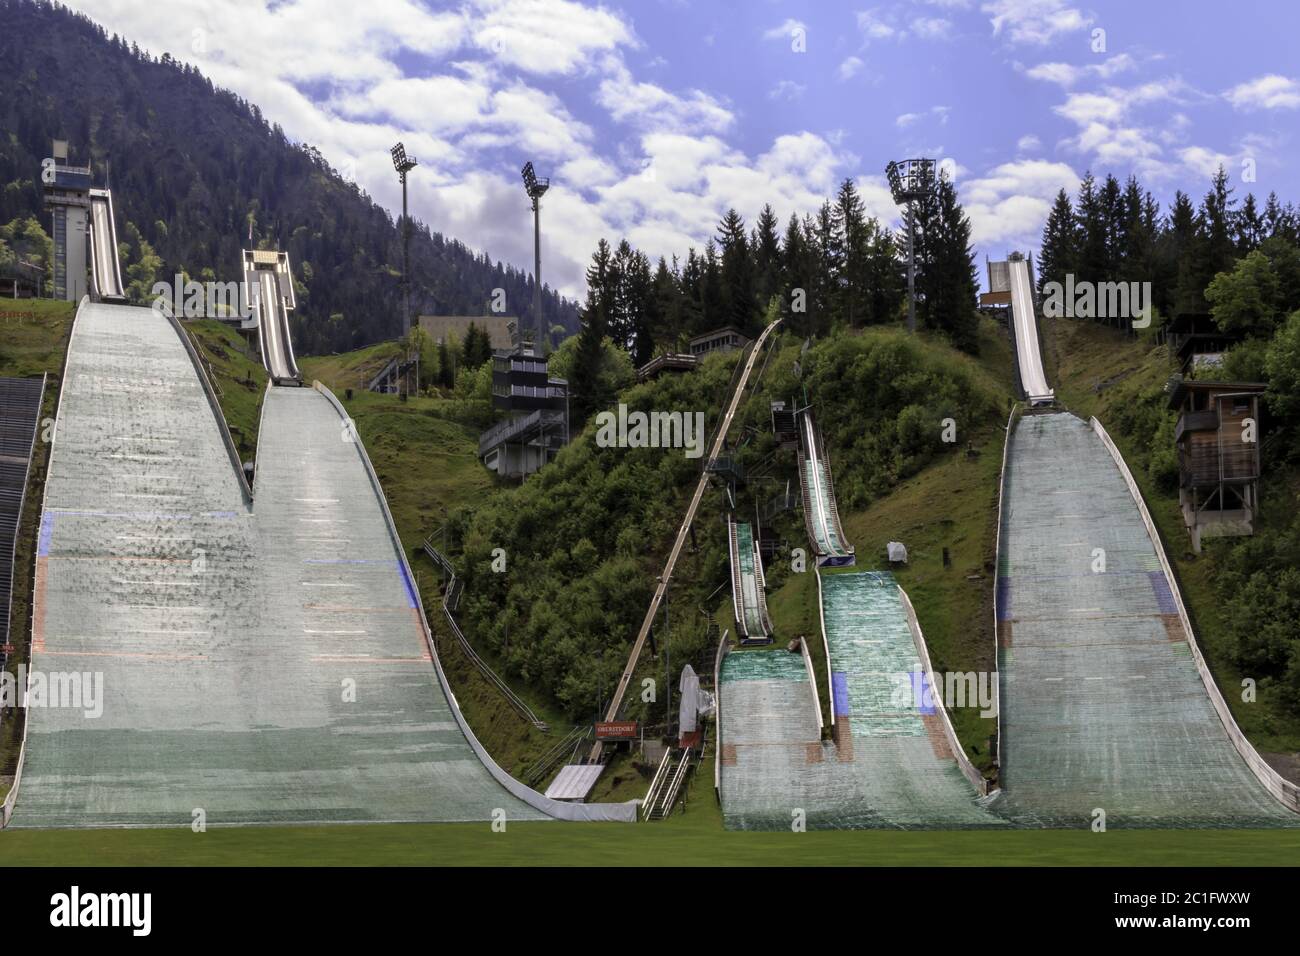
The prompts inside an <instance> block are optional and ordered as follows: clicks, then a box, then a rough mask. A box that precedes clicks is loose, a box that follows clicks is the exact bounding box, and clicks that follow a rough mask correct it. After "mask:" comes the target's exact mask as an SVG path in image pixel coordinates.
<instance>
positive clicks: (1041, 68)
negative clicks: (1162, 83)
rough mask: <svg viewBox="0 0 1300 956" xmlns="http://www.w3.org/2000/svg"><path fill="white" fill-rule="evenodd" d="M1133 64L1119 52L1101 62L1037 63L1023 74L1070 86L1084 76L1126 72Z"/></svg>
mask: <svg viewBox="0 0 1300 956" xmlns="http://www.w3.org/2000/svg"><path fill="white" fill-rule="evenodd" d="M1135 66H1137V63H1136V62H1135V61H1134V60H1133V58H1132V57H1131V56H1129V55H1128V54H1127V53H1120V54H1117V55H1115V56H1112V57H1107V58H1106V59H1105V60H1103V61H1102V62H1101V63H1092V64H1088V65H1086V66H1074V65H1072V64H1070V63H1039V64H1037V65H1036V66H1031V67H1030V68H1029V69H1028V70H1026V71H1025V75H1026V76H1028V77H1029V78H1030V79H1032V80H1044V81H1046V82H1048V83H1057V84H1059V85H1061V86H1064V87H1070V86H1074V85H1075V84H1076V83H1078V82H1079V81H1080V80H1081V79H1083V78H1085V77H1089V76H1096V77H1100V78H1101V79H1103V80H1105V79H1110V78H1111V77H1112V76H1115V75H1116V74H1118V73H1124V72H1127V71H1128V70H1131V69H1133V68H1134V67H1135Z"/></svg>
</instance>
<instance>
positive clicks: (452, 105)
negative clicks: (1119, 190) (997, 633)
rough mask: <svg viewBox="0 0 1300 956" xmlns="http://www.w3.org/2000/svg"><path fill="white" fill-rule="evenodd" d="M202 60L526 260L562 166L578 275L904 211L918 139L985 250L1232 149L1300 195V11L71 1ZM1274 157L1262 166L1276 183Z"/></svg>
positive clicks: (296, 128)
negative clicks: (791, 221) (728, 214)
mask: <svg viewBox="0 0 1300 956" xmlns="http://www.w3.org/2000/svg"><path fill="white" fill-rule="evenodd" d="M70 5H71V6H73V7H75V8H78V9H81V10H82V11H83V12H85V13H87V14H89V15H90V16H92V17H93V18H94V19H96V20H97V21H98V22H100V23H101V24H102V25H103V26H105V27H106V28H107V29H108V30H109V31H111V32H117V33H121V34H123V35H124V36H126V37H128V38H129V39H131V40H134V41H135V42H137V43H139V44H140V45H141V46H142V47H144V48H146V49H148V50H150V51H151V52H152V53H154V54H161V53H163V52H164V51H165V52H169V53H171V54H172V55H173V56H174V57H178V58H180V59H184V60H188V61H190V62H192V63H194V64H195V65H196V66H198V67H199V68H201V69H202V70H203V71H204V72H205V73H207V74H208V75H209V76H210V77H212V79H213V81H214V82H216V83H218V84H220V85H222V86H225V87H228V88H230V89H233V90H235V91H236V92H237V93H239V94H240V95H242V96H244V97H245V98H247V99H249V100H251V101H252V102H255V103H257V104H258V105H259V106H260V107H261V108H262V109H263V111H264V113H265V114H266V115H267V117H268V118H269V119H271V120H272V121H274V122H278V123H280V124H281V126H282V127H283V128H284V129H285V132H286V133H287V135H289V136H290V137H291V138H293V139H296V140H302V141H305V142H310V143H312V144H314V145H316V146H317V147H318V148H320V150H321V151H322V153H323V154H324V155H325V156H326V158H327V159H328V160H329V161H330V162H331V163H332V164H333V165H334V166H335V167H336V168H338V169H339V170H340V172H342V173H343V174H344V175H345V176H348V177H349V178H354V179H355V180H356V181H357V182H358V183H359V184H360V185H361V186H362V187H363V188H364V189H365V190H366V191H367V192H369V193H370V194H371V195H372V196H373V197H375V198H376V199H377V200H378V201H379V202H380V203H382V204H383V205H385V206H386V207H387V208H389V209H390V210H392V209H396V208H398V207H399V205H400V192H399V189H398V186H397V181H396V176H395V174H394V173H393V171H392V167H391V163H390V160H389V156H388V148H389V146H391V145H392V143H393V142H395V141H396V140H398V139H402V140H404V141H405V143H406V145H407V148H408V152H410V153H411V154H413V155H415V156H417V157H418V158H419V160H420V167H419V168H418V169H416V170H415V171H414V172H413V173H412V174H411V206H412V214H413V215H415V216H417V217H418V218H420V219H421V220H423V221H425V222H428V223H429V224H430V226H431V227H433V228H434V229H437V230H440V231H442V232H444V233H446V234H448V235H451V236H455V237H457V238H459V239H461V240H462V241H464V242H466V243H468V244H469V245H471V246H472V247H474V248H477V249H481V250H487V251H488V252H490V253H491V254H492V256H493V257H494V258H502V259H505V260H507V261H510V262H513V263H515V264H516V265H519V266H522V267H531V262H532V254H531V242H532V230H531V221H530V217H529V214H528V207H527V199H526V197H525V196H524V194H523V189H522V186H521V185H520V182H519V174H518V171H519V167H520V166H522V165H523V162H524V161H525V160H530V159H531V160H532V161H533V162H534V163H535V165H536V166H537V169H538V172H539V174H541V175H550V176H551V177H552V183H553V186H552V190H551V192H550V194H548V196H547V197H546V199H545V200H544V205H543V231H544V236H543V246H542V254H543V266H542V271H543V276H544V278H545V279H546V281H548V282H549V283H551V284H554V285H557V286H558V287H559V288H560V289H561V290H562V291H564V292H565V293H567V294H569V295H571V296H578V295H581V293H582V291H583V279H582V276H583V270H584V269H585V267H586V263H587V260H588V258H589V257H590V254H591V252H592V250H593V248H594V247H595V244H596V242H597V240H598V239H600V238H601V237H605V238H608V239H610V240H611V241H617V240H618V239H619V238H621V237H624V236H626V237H628V238H629V239H630V240H631V241H632V242H633V243H634V244H635V245H637V246H639V247H641V248H643V249H645V250H646V252H648V253H649V254H651V255H653V256H657V255H660V254H664V255H671V254H673V253H684V252H685V250H686V248H687V246H689V245H692V244H693V245H695V246H697V247H699V246H702V245H703V243H704V241H705V240H706V239H707V238H708V237H709V236H710V235H712V234H713V232H714V227H715V225H716V223H717V220H718V219H719V217H720V216H721V215H722V213H724V212H725V211H726V209H727V208H728V207H730V206H735V207H736V208H737V209H738V210H739V211H740V213H741V214H742V215H743V216H744V217H745V218H746V220H747V221H751V222H752V220H753V218H754V216H755V215H756V214H757V212H758V210H759V209H760V208H761V207H762V205H763V203H764V202H771V203H772V205H773V207H774V208H775V209H776V210H777V213H778V215H779V216H780V217H781V219H782V221H783V222H784V220H785V219H786V218H787V217H788V216H789V215H790V213H792V212H797V213H800V214H803V213H805V212H810V211H813V210H814V209H815V208H816V206H817V205H818V204H820V202H821V200H822V199H823V198H824V197H826V196H828V195H830V194H831V193H832V192H833V191H834V189H835V188H836V185H837V184H838V182H839V181H840V180H842V179H844V178H845V177H851V178H853V179H854V180H855V181H856V182H857V183H858V186H859V188H860V189H861V191H862V193H863V197H864V199H865V201H866V204H867V207H868V209H869V211H870V212H872V213H873V214H875V215H878V216H880V217H881V218H882V219H886V220H896V218H897V210H896V209H895V208H894V206H893V203H892V201H891V200H890V198H889V194H888V191H887V189H886V188H885V184H884V175H883V169H884V165H885V163H886V162H888V161H889V160H890V159H892V158H904V157H909V156H915V155H926V156H932V157H934V158H936V159H939V160H941V161H944V163H945V167H946V168H947V169H948V170H949V171H950V173H951V174H952V175H953V176H954V178H955V179H956V181H957V184H958V187H959V189H960V193H961V197H962V200H963V202H964V204H965V205H966V208H967V211H968V212H969V213H970V215H971V219H972V223H973V225H974V236H975V241H976V245H977V249H978V251H979V253H980V254H981V255H983V254H984V253H987V254H989V255H991V256H995V257H1001V256H1003V255H1004V254H1005V253H1006V252H1007V251H1009V250H1010V249H1014V248H1019V249H1034V248H1036V247H1037V242H1038V236H1039V233H1040V231H1041V227H1042V222H1043V220H1044V218H1045V216H1046V211H1047V206H1048V204H1049V203H1050V201H1051V199H1052V197H1053V196H1054V195H1055V193H1056V190H1057V189H1059V188H1061V187H1062V186H1064V187H1066V188H1067V189H1069V190H1071V191H1072V192H1073V190H1074V188H1075V186H1076V185H1077V184H1078V181H1079V178H1080V177H1081V176H1082V174H1083V173H1084V171H1085V170H1087V169H1092V170H1093V171H1094V173H1098V174H1104V173H1106V172H1113V173H1115V174H1116V175H1117V176H1120V177H1121V178H1123V177H1124V176H1127V175H1128V174H1129V173H1130V172H1133V173H1136V174H1137V175H1138V177H1139V179H1140V180H1141V181H1142V182H1143V184H1144V185H1145V186H1147V187H1148V188H1150V189H1151V190H1152V191H1153V192H1154V193H1155V194H1156V195H1157V197H1158V198H1160V199H1161V200H1162V203H1164V202H1165V201H1167V200H1168V199H1169V197H1171V196H1172V195H1173V191H1174V189H1176V188H1183V189H1185V190H1187V191H1190V192H1191V193H1192V194H1193V195H1194V196H1196V197H1197V198H1199V197H1200V195H1201V194H1203V193H1204V192H1205V189H1206V187H1207V185H1208V181H1209V177H1210V175H1211V174H1212V173H1213V171H1214V169H1215V167H1216V166H1217V165H1218V164H1219V163H1223V164H1224V165H1225V167H1226V168H1227V170H1228V172H1229V174H1230V176H1231V178H1232V180H1233V185H1234V187H1235V188H1236V190H1237V195H1238V196H1244V195H1245V193H1246V192H1247V191H1253V192H1255V193H1256V194H1257V195H1258V196H1259V197H1260V198H1262V197H1263V196H1265V195H1267V194H1268V192H1269V191H1270V190H1276V191H1277V192H1278V194H1279V196H1280V197H1281V198H1282V199H1283V200H1300V170H1298V169H1297V164H1296V163H1295V162H1294V161H1293V160H1292V157H1293V155H1294V153H1295V151H1296V149H1297V147H1298V146H1300V143H1298V142H1297V139H1298V137H1297V135H1296V133H1297V128H1298V124H1297V120H1300V60H1298V58H1297V57H1296V55H1295V52H1294V42H1295V41H1294V37H1295V34H1296V32H1297V28H1300V6H1297V5H1294V4H1290V3H1281V2H1275V3H1262V2H1241V0H1237V2H1233V3H1231V4H1223V3H1211V2H1208V0H1195V2H1180V3H1151V2H1142V3H1138V2H1134V0H1129V2H1102V3H1091V4H1086V5H1084V4H1074V3H1072V2H1070V0H892V2H881V3H870V2H864V3H845V2H804V3H799V2H783V0H749V2H741V0H713V2H703V0H695V2H691V0H628V2H606V3H603V4H596V3H582V2H577V0H465V2H462V3H445V2H444V3H433V2H422V0H366V2H363V3H360V4H357V3H351V2H342V0H280V2H274V3H262V2H257V0H172V2H170V3H169V4H168V5H167V9H168V15H167V16H166V17H164V16H162V15H161V14H160V8H159V6H158V4H157V3H156V2H155V0H73V2H72V3H71V4H70ZM1251 177H1253V181H1250V180H1251Z"/></svg>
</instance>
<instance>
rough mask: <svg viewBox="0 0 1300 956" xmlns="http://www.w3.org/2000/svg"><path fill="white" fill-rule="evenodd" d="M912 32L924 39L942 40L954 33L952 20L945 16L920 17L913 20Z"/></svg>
mask: <svg viewBox="0 0 1300 956" xmlns="http://www.w3.org/2000/svg"><path fill="white" fill-rule="evenodd" d="M912 32H913V33H915V34H916V35H917V36H919V37H920V38H921V39H923V40H942V39H944V38H946V37H947V36H949V35H950V34H951V33H952V21H951V20H945V19H944V18H943V17H918V18H917V19H915V20H913V21H912Z"/></svg>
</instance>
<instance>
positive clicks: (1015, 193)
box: [962, 159, 1079, 247]
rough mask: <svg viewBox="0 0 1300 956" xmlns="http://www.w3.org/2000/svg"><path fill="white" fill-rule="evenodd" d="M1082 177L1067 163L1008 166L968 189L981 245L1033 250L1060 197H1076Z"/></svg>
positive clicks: (974, 234)
mask: <svg viewBox="0 0 1300 956" xmlns="http://www.w3.org/2000/svg"><path fill="white" fill-rule="evenodd" d="M1078 185H1079V174H1078V173H1076V172H1075V171H1074V170H1073V169H1072V168H1071V167H1070V166H1068V165H1067V164H1065V163H1052V162H1047V161H1045V160H1041V159H1019V160H1015V161H1014V162H1010V163H1002V164H1001V165H999V166H996V167H994V168H993V169H991V170H990V171H989V172H987V173H985V174H984V175H983V176H981V177H979V178H977V179H971V180H967V181H966V182H965V183H964V185H963V187H962V205H963V206H964V207H965V209H966V213H967V214H968V215H969V216H970V220H971V239H972V241H973V242H975V243H977V244H993V243H1007V242H1012V243H1016V244H1019V245H1022V246H1025V247H1027V246H1028V245H1031V244H1033V243H1035V242H1037V240H1038V236H1039V234H1040V232H1041V230H1042V228H1043V223H1045V222H1046V221H1047V214H1048V212H1049V211H1050V209H1051V205H1052V200H1053V199H1055V198H1056V194H1057V192H1059V191H1060V190H1062V189H1065V190H1066V191H1067V192H1073V191H1074V190H1075V188H1077V187H1078Z"/></svg>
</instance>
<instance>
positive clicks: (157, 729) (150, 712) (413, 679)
mask: <svg viewBox="0 0 1300 956" xmlns="http://www.w3.org/2000/svg"><path fill="white" fill-rule="evenodd" d="M179 334H180V333H179V330H178V329H177V328H175V327H173V326H172V325H171V324H170V322H169V321H168V320H167V319H166V318H165V317H162V316H158V315H155V314H154V313H153V312H152V311H151V310H148V309H132V308H126V307H112V306H103V305H93V304H84V305H83V306H82V308H81V309H80V311H79V313H78V317H77V319H76V322H75V325H74V330H73V336H72V341H71V345H70V348H69V353H68V364H67V372H66V375H65V377H64V385H63V391H62V396H61V404H60V411H59V417H58V433H57V434H58V440H57V442H56V444H55V445H54V448H53V452H52V459H51V463H50V469H49V477H48V480H47V483H46V500H45V510H44V514H43V521H42V528H41V535H40V543H39V548H38V559H37V564H38V567H37V595H36V608H35V611H36V614H35V618H36V619H35V627H34V647H33V662H34V666H35V668H36V669H38V670H41V671H45V672H55V671H59V672H77V673H81V674H83V676H84V675H90V676H89V677H87V678H86V681H87V682H88V683H90V684H91V685H92V686H93V685H94V684H95V683H97V680H96V679H95V678H94V675H96V674H100V675H102V684H101V686H102V698H101V699H99V700H98V701H91V702H85V701H83V703H85V704H87V706H83V707H59V708H40V707H36V708H32V709H31V710H29V715H28V737H27V744H26V756H25V762H24V764H23V769H22V776H21V780H20V785H19V791H18V794H17V804H16V808H15V812H14V815H13V819H12V825H13V826H18V827H43V826H130V825H184V826H189V825H190V824H191V821H192V820H193V819H194V814H195V813H196V812H199V811H201V812H202V814H203V815H204V818H205V820H206V823H207V824H208V825H220V824H229V823H289V822H343V821H381V820H382V821H404V820H415V821H438V820H485V819H489V818H491V815H492V813H493V811H494V810H495V809H497V808H500V809H502V810H504V811H505V814H506V817H507V818H508V819H511V820H519V819H530V818H541V817H543V816H544V814H542V813H541V812H540V811H539V810H537V809H534V808H533V807H532V806H529V805H528V804H527V803H525V802H524V801H523V800H521V799H517V798H516V797H515V796H512V794H511V793H510V792H507V790H506V789H505V788H504V787H503V786H502V785H501V784H500V783H498V782H497V780H496V779H494V777H493V776H492V774H491V773H490V772H489V769H488V768H487V767H486V766H485V765H484V764H483V763H481V762H480V760H479V758H478V756H476V752H475V750H474V749H473V748H472V747H471V744H470V742H469V740H468V739H467V738H466V737H465V736H464V735H463V734H462V732H461V730H460V726H459V724H458V723H457V721H456V719H455V715H454V714H453V713H452V710H451V708H450V706H449V704H448V701H447V698H446V696H445V693H444V691H443V689H442V687H441V685H440V683H439V677H438V675H437V673H436V672H435V670H434V666H433V663H432V661H431V659H430V655H429V651H428V645H427V644H426V642H425V641H424V639H423V632H422V630H421V626H420V622H419V618H418V615H419V609H418V605H417V603H416V595H415V592H414V589H413V587H412V585H411V582H410V581H409V579H408V578H407V577H406V574H405V571H404V564H403V562H402V561H401V560H400V559H401V555H400V553H399V552H398V550H397V546H396V545H395V543H394V541H393V538H392V536H391V534H390V533H389V531H388V526H387V524H386V520H385V515H384V512H383V506H382V503H381V500H380V498H379V497H378V495H377V494H376V491H375V488H374V486H373V485H372V484H371V482H370V476H369V472H368V470H367V467H366V463H365V460H364V457H363V456H364V451H363V450H362V448H361V446H360V445H359V444H358V443H356V442H355V441H354V440H352V431H351V429H350V428H348V427H345V422H344V419H343V418H342V416H341V414H340V412H339V411H338V409H337V407H336V406H335V405H334V404H333V402H332V401H331V400H330V399H329V398H328V397H327V396H326V395H324V394H322V393H320V392H318V391H316V390H314V389H311V390H308V389H271V390H269V391H268V394H267V396H266V399H265V405H264V414H263V423H262V427H261V438H260V453H259V456H258V472H257V484H256V492H257V500H256V508H255V510H254V509H251V508H250V506H249V504H248V502H247V500H246V498H245V497H244V494H243V491H242V490H241V486H240V483H239V480H238V476H237V472H236V470H235V468H234V467H233V465H232V463H231V461H230V458H229V456H228V454H227V450H226V448H225V446H224V439H223V437H222V434H221V431H220V427H221V426H220V425H219V423H218V420H217V418H216V416H215V414H214V412H213V410H212V407H211V406H210V405H209V402H208V399H207V396H206V394H205V392H204V390H203V388H202V385H201V383H200V380H199V378H198V376H197V373H196V370H195V368H194V365H193V363H192V361H191V359H190V357H189V355H188V354H187V352H186V350H185V348H184V346H183V345H182V342H181V340H180V338H179ZM92 705H93V706H92ZM100 705H102V713H101V714H100V715H99V716H93V715H91V714H93V712H94V711H95V710H98V709H99V707H100ZM88 710H89V711H90V712H91V714H88V713H87V711H88Z"/></svg>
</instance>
